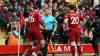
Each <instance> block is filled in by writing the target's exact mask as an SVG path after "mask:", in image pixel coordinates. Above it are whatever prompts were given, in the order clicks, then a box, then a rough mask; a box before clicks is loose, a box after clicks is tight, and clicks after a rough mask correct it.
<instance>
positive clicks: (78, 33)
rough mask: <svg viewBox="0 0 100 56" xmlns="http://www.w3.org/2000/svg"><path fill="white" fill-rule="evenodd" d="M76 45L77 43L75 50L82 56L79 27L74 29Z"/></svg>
mask: <svg viewBox="0 0 100 56" xmlns="http://www.w3.org/2000/svg"><path fill="white" fill-rule="evenodd" d="M75 37H76V45H77V51H78V54H79V56H82V51H81V46H80V31H79V29H76V36H75Z"/></svg>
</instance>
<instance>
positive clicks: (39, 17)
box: [37, 13, 45, 28]
mask: <svg viewBox="0 0 100 56" xmlns="http://www.w3.org/2000/svg"><path fill="white" fill-rule="evenodd" d="M37 17H38V21H39V23H40V24H41V25H42V26H43V27H44V28H45V26H44V24H43V23H42V20H41V16H40V14H39V13H38V14H37Z"/></svg>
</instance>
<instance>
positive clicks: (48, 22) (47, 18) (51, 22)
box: [42, 9, 57, 56]
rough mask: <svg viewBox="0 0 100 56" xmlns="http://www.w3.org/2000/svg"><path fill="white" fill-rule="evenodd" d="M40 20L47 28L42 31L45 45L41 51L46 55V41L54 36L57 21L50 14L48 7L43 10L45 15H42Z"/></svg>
mask: <svg viewBox="0 0 100 56" xmlns="http://www.w3.org/2000/svg"><path fill="white" fill-rule="evenodd" d="M42 22H43V23H44V25H45V26H46V28H47V30H44V31H43V36H44V40H45V41H46V45H45V47H44V48H43V50H42V52H43V55H44V56H47V55H46V54H47V47H48V42H49V41H50V39H51V37H53V36H54V33H55V31H56V29H57V21H56V19H55V18H54V17H53V16H52V15H51V12H50V10H49V9H47V10H46V11H45V15H44V16H43V17H42Z"/></svg>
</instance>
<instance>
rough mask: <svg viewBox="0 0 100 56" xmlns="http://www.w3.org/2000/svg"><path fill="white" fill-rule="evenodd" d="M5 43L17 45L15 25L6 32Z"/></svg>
mask: <svg viewBox="0 0 100 56" xmlns="http://www.w3.org/2000/svg"><path fill="white" fill-rule="evenodd" d="M5 44H6V45H18V32H17V31H16V27H13V30H12V31H11V32H9V33H8V35H7V37H6V41H5Z"/></svg>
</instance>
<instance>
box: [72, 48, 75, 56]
mask: <svg viewBox="0 0 100 56" xmlns="http://www.w3.org/2000/svg"><path fill="white" fill-rule="evenodd" d="M71 52H72V56H75V46H71Z"/></svg>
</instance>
